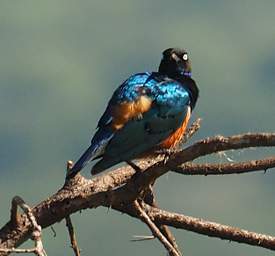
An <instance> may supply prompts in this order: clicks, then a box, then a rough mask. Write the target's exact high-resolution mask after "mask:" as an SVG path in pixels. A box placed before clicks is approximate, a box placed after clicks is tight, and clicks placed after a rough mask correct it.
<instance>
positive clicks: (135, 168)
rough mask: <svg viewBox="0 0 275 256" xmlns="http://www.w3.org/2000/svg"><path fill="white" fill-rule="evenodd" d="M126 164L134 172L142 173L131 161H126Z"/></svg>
mask: <svg viewBox="0 0 275 256" xmlns="http://www.w3.org/2000/svg"><path fill="white" fill-rule="evenodd" d="M126 163H127V164H129V165H130V166H131V167H132V168H133V169H134V170H135V171H136V172H142V169H141V168H140V167H139V166H137V165H136V164H135V163H133V162H132V161H126Z"/></svg>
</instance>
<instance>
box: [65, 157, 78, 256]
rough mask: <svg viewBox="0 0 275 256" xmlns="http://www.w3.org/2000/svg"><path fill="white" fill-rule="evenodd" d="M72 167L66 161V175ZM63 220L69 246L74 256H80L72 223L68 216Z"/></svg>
mask: <svg viewBox="0 0 275 256" xmlns="http://www.w3.org/2000/svg"><path fill="white" fill-rule="evenodd" d="M72 167H73V162H72V161H67V173H68V172H69V171H70V170H71V169H72ZM65 220H66V226H67V228H68V232H69V236H70V241H71V246H72V249H73V251H74V254H75V255H76V256H80V249H79V247H78V244H77V239H76V235H75V232H74V227H73V223H72V220H71V217H70V215H68V216H67V217H66V218H65Z"/></svg>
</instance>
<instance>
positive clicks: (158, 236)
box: [133, 200, 180, 256]
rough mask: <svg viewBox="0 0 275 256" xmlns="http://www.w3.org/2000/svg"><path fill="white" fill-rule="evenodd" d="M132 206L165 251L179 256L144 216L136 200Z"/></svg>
mask: <svg viewBox="0 0 275 256" xmlns="http://www.w3.org/2000/svg"><path fill="white" fill-rule="evenodd" d="M133 206H134V208H135V210H136V211H137V214H138V216H139V217H140V219H141V220H142V221H143V222H145V223H146V224H147V225H148V227H149V228H150V229H151V231H152V233H153V235H154V236H156V237H157V238H158V239H159V241H160V242H161V243H162V244H163V245H164V247H165V248H166V250H167V251H168V252H169V254H170V253H173V255H175V256H180V255H179V254H178V252H177V251H176V249H175V248H174V247H173V246H172V245H171V244H170V242H169V241H168V240H167V238H166V237H165V236H164V235H163V234H162V233H161V232H160V230H159V229H158V227H157V226H156V225H155V223H154V222H153V221H152V220H151V219H150V217H149V216H148V215H147V214H146V212H145V211H144V210H143V209H142V207H141V205H140V204H139V202H138V201H137V200H135V201H134V203H133Z"/></svg>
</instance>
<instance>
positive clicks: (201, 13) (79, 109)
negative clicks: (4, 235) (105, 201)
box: [0, 0, 275, 256]
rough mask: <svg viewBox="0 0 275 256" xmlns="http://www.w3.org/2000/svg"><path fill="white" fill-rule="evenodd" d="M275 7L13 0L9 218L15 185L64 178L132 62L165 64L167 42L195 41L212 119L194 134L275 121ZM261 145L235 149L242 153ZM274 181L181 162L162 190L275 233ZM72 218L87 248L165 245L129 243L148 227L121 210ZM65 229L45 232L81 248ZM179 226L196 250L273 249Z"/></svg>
mask: <svg viewBox="0 0 275 256" xmlns="http://www.w3.org/2000/svg"><path fill="white" fill-rule="evenodd" d="M274 10H275V2H274V1H272V0H267V1H264V2H261V1H255V0H250V1H248V0H243V1H236V0H234V1H217V0H211V1H202V0H200V1H181V0H172V1H164V0H161V1H152V0H149V1H148V0H147V1H145V0H142V1H133V0H130V1H126V0H117V1H113V2H111V1H99V0H96V1H95V0H93V1H88V0H82V1H72V0H66V1H64V0H63V1H62V0H59V1H52V0H49V1H29V0H25V1H7V0H6V1H2V2H1V9H0V34H1V39H0V42H1V43H0V56H1V60H0V117H1V119H0V124H1V125H0V141H1V148H0V171H1V179H0V202H1V215H0V223H1V225H0V226H2V225H3V224H4V223H5V222H6V221H7V220H8V218H9V207H10V200H11V198H12V196H14V195H16V194H19V195H21V196H22V197H23V198H24V199H25V200H26V201H27V202H29V203H30V204H35V203H37V202H39V200H42V199H44V198H46V197H47V196H49V195H50V194H52V193H53V192H54V191H56V190H57V189H58V188H59V187H60V186H61V185H62V183H63V180H64V172H65V171H64V169H65V162H66V160H68V159H74V160H75V159H76V158H77V157H78V156H79V155H80V154H81V152H82V151H83V150H84V149H85V147H86V146H87V145H88V144H89V140H90V137H91V136H92V134H93V132H94V131H95V127H96V121H97V120H98V118H99V117H100V115H101V113H102V112H103V110H104V108H105V106H106V102H107V100H108V98H109V97H110V96H111V94H112V92H113V90H114V88H116V87H117V86H118V85H119V84H120V83H121V82H122V81H123V80H124V79H126V78H127V77H128V76H129V75H130V74H132V73H135V72H141V71H145V70H155V69H156V68H157V66H158V63H159V61H160V58H161V52H162V50H163V49H165V48H168V47H173V46H180V47H185V48H186V49H188V51H189V52H190V55H191V58H192V64H193V74H194V79H195V80H196V81H197V83H198V85H199V86H200V89H201V96H200V99H199V102H198V105H197V108H196V111H195V112H194V117H202V118H203V125H202V128H201V130H200V132H199V134H198V135H196V137H195V138H194V139H192V140H193V141H194V140H195V139H199V138H203V137H205V136H211V135H214V134H224V135H230V134H234V133H241V132H247V131H274V125H275V115H274V96H275V89H274V88H275V72H274V70H275V26H274ZM259 151H261V153H260V152H259ZM262 152H263V151H262V150H248V152H240V153H237V152H229V153H228V154H229V155H230V157H231V158H233V159H234V160H236V161H238V160H243V159H249V158H251V157H254V158H259V157H261V156H263V155H264V154H263V153H262ZM264 152H265V153H266V154H267V155H268V154H272V153H273V154H274V150H266V151H264ZM207 160H215V161H225V158H221V157H219V156H218V155H215V156H213V157H208V158H207ZM88 173H89V172H88V171H86V172H85V174H87V175H89V174H88ZM274 182H275V174H273V173H272V171H268V172H267V173H266V174H265V175H263V173H254V174H249V175H233V176H224V177H178V176H177V175H176V174H172V173H170V174H168V175H166V176H165V177H163V178H161V179H160V181H159V182H158V184H157V194H158V197H159V198H160V205H161V206H163V207H164V208H166V209H170V210H174V211H178V212H183V213H185V214H188V215H194V216H197V217H204V218H208V219H210V220H214V221H220V222H223V223H226V224H231V225H235V226H240V227H242V228H246V229H251V230H254V231H258V232H265V233H270V234H273V235H275V226H274V224H273V216H274V214H275V205H274V204H273V203H272V202H273V201H274V200H273V199H274V193H275V188H274ZM270 202H271V203H270ZM73 220H74V222H75V223H76V228H77V232H78V236H79V240H80V241H79V243H80V245H81V248H82V249H83V255H111V254H112V255H129V254H131V255H132V256H134V255H151V254H152V255H165V252H164V251H163V248H162V246H161V245H159V243H158V242H157V241H153V242H152V241H151V242H141V243H130V242H129V240H130V238H131V236H132V235H135V234H139V235H140V234H148V233H149V231H148V230H147V228H146V227H144V225H143V224H141V223H140V222H139V221H136V220H133V219H131V218H128V217H127V216H125V215H123V216H122V215H120V214H118V213H116V212H114V211H113V210H109V211H107V209H104V208H103V209H97V210H91V211H85V212H83V213H82V214H81V215H80V214H75V215H74V216H73ZM55 229H56V230H57V237H56V238H54V237H53V234H52V232H51V230H50V229H47V230H45V232H44V239H45V246H46V248H47V251H48V254H49V255H56V256H59V255H60V256H61V255H72V251H71V249H70V246H69V240H68V238H67V231H66V229H65V225H64V223H60V224H57V225H55ZM175 232H176V236H177V239H178V241H179V244H180V245H181V247H183V249H184V251H185V254H186V255H205V256H206V255H213V254H214V255H219V254H222V255H224V256H227V255H228V256H229V255H250V256H254V255H272V253H271V252H269V251H265V250H263V249H258V248H253V247H249V246H245V245H239V244H236V243H228V242H224V241H220V240H218V239H213V238H207V237H203V236H200V235H196V234H191V233H190V232H185V231H181V230H179V231H175ZM118 233H119V234H120V235H117V234H118Z"/></svg>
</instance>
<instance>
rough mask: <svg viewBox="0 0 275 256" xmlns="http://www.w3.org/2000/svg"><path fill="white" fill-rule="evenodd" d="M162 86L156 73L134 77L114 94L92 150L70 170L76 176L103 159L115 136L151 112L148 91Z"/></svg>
mask: <svg viewBox="0 0 275 256" xmlns="http://www.w3.org/2000/svg"><path fill="white" fill-rule="evenodd" d="M156 83H158V80H157V79H154V78H153V76H152V73H149V72H147V73H139V74H135V75H132V76H131V77H129V78H128V79H127V80H126V81H125V82H123V83H122V85H121V86H119V87H118V89H117V90H116V91H115V92H114V94H113V96H112V97H111V99H110V101H109V103H108V106H107V108H106V110H105V112H104V113H103V115H102V117H101V118H100V120H99V122H98V127H97V128H98V130H97V132H96V133H95V135H94V136H93V138H92V141H91V145H90V147H89V148H88V149H87V150H86V151H85V152H84V153H83V154H82V155H81V157H80V158H79V159H78V161H77V162H76V163H75V165H74V166H73V168H72V169H71V171H70V174H69V175H68V176H69V177H73V176H75V175H76V174H77V173H78V172H79V171H80V170H81V169H82V168H84V167H85V165H87V163H89V162H90V161H92V160H93V159H96V158H99V157H101V156H102V155H103V154H104V152H105V148H106V146H107V145H108V143H109V142H110V140H111V139H112V138H113V136H114V135H115V133H116V132H117V131H118V130H120V129H121V128H123V127H124V125H125V124H126V123H127V122H128V121H129V120H131V119H135V118H138V117H139V116H140V115H142V114H143V113H145V112H147V111H148V110H149V109H150V107H151V104H152V99H151V98H150V97H149V96H148V93H147V92H148V88H149V87H150V86H152V85H155V84H156Z"/></svg>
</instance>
